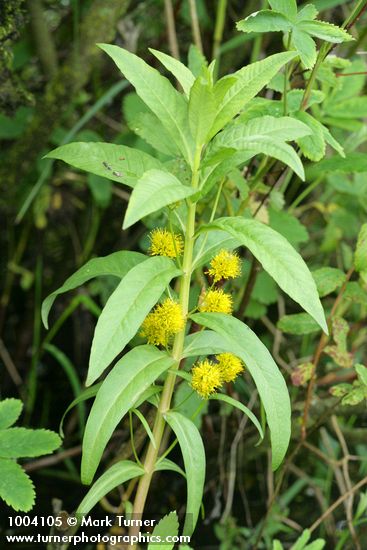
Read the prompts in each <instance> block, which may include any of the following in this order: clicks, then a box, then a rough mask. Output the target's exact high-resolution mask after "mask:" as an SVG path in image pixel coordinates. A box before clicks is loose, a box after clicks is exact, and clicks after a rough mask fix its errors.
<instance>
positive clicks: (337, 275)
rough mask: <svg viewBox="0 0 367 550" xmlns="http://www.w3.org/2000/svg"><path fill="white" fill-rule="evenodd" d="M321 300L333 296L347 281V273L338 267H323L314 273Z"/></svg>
mask: <svg viewBox="0 0 367 550" xmlns="http://www.w3.org/2000/svg"><path fill="white" fill-rule="evenodd" d="M312 276H313V278H314V279H315V283H316V286H317V291H318V293H319V296H320V298H323V297H324V296H327V295H328V294H331V293H332V292H334V290H336V289H337V288H339V287H340V286H341V285H342V284H343V283H344V281H345V273H343V271H341V270H340V269H337V268H336V267H321V268H320V269H316V270H315V271H312Z"/></svg>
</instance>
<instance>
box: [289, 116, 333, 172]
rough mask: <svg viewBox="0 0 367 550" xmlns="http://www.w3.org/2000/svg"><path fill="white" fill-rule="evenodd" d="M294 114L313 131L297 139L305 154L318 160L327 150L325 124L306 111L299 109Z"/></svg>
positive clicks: (313, 159)
mask: <svg viewBox="0 0 367 550" xmlns="http://www.w3.org/2000/svg"><path fill="white" fill-rule="evenodd" d="M294 116H295V117H296V118H297V119H298V120H301V121H302V122H303V123H304V124H306V125H307V126H308V127H309V128H310V130H311V132H312V133H311V135H309V136H305V137H301V138H299V139H297V143H298V145H299V147H300V149H301V151H302V153H303V155H304V156H305V157H306V158H308V159H310V160H312V161H314V162H318V161H319V160H321V159H322V158H323V157H324V156H325V151H326V145H325V138H324V131H323V125H322V124H321V123H320V122H319V121H318V120H317V119H316V118H314V117H313V116H312V115H310V114H309V113H306V112H304V111H298V112H296V113H295V114H294Z"/></svg>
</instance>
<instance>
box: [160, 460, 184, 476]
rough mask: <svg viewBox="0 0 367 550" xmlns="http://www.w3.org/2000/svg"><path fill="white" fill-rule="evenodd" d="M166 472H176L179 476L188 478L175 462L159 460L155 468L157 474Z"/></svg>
mask: <svg viewBox="0 0 367 550" xmlns="http://www.w3.org/2000/svg"><path fill="white" fill-rule="evenodd" d="M164 470H168V471H170V472H176V473H177V474H180V475H182V476H183V477H184V478H186V474H185V472H184V471H183V469H182V468H180V467H179V466H177V464H176V462H173V461H172V460H170V459H169V458H162V460H158V461H157V462H156V464H155V467H154V471H155V472H162V471H164Z"/></svg>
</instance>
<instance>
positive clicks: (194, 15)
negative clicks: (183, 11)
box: [189, 0, 203, 53]
mask: <svg viewBox="0 0 367 550" xmlns="http://www.w3.org/2000/svg"><path fill="white" fill-rule="evenodd" d="M189 5H190V17H191V29H192V35H193V38H194V43H195V46H196V47H197V48H198V49H199V51H200V52H201V53H203V43H202V41H201V35H200V26H199V17H198V12H197V9H196V2H195V0H189Z"/></svg>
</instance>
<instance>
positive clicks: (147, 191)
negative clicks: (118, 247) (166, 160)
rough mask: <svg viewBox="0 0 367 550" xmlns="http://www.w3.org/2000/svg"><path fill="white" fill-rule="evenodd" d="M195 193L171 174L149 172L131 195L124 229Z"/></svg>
mask: <svg viewBox="0 0 367 550" xmlns="http://www.w3.org/2000/svg"><path fill="white" fill-rule="evenodd" d="M194 192H195V190H194V189H192V188H191V187H188V186H186V185H183V184H182V183H181V182H180V180H179V179H177V178H176V176H174V175H173V174H171V173H170V172H163V171H162V170H148V171H147V172H145V173H144V174H143V176H142V177H141V178H140V180H139V181H138V182H137V184H136V186H135V188H134V190H133V192H132V193H131V197H130V200H129V204H128V207H127V210H126V214H125V219H124V224H123V226H122V227H123V229H127V228H128V227H131V226H132V225H133V224H134V223H136V222H137V221H139V220H141V219H142V218H144V217H145V216H148V214H151V213H152V212H156V211H157V210H160V209H161V208H163V207H164V206H167V205H169V204H172V203H173V202H178V201H181V200H183V199H186V198H187V197H189V196H190V195H193V194H194Z"/></svg>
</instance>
